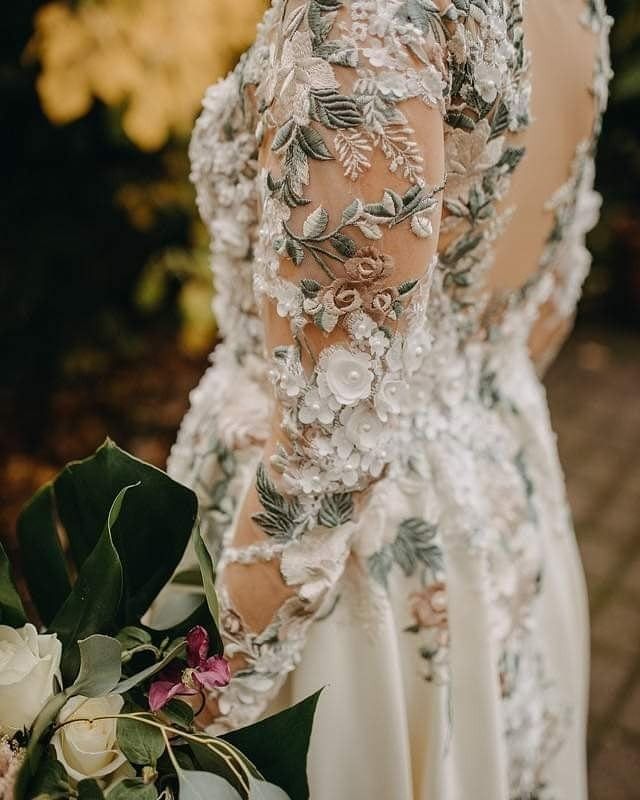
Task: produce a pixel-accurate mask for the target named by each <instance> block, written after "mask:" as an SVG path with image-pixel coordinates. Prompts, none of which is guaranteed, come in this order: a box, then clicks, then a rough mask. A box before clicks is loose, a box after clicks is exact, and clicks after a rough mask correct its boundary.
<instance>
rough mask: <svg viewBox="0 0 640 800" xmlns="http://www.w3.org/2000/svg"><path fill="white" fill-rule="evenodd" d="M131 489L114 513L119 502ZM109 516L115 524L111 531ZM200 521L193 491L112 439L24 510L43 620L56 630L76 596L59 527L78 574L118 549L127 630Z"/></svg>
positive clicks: (30, 571)
mask: <svg viewBox="0 0 640 800" xmlns="http://www.w3.org/2000/svg"><path fill="white" fill-rule="evenodd" d="M127 487H131V488H130V489H129V490H128V491H127V492H126V497H121V499H120V506H119V508H118V509H117V513H116V514H115V515H114V514H113V506H114V503H115V500H116V498H117V497H118V496H119V495H120V493H121V492H122V491H123V490H124V489H126V488H127ZM110 512H111V514H112V516H113V517H114V518H113V519H112V520H111V524H110V526H106V522H107V518H108V517H109V515H110ZM196 515H197V500H196V496H195V494H194V493H193V492H192V491H191V490H190V489H188V488H187V487H185V486H182V485H181V484H179V483H177V482H176V481H174V480H172V479H171V478H170V477H169V476H168V475H167V474H166V473H164V472H162V471H161V470H159V469H156V468H155V467H153V466H151V465H150V464H146V463H144V462H143V461H140V460H139V459H137V458H134V457H133V456H131V455H129V454H128V453H126V452H125V451H123V450H121V449H120V448H119V447H117V446H116V445H115V444H114V443H113V442H111V441H109V440H107V441H106V442H105V444H104V445H102V447H100V448H99V449H98V450H97V452H96V453H95V454H94V455H93V456H91V457H90V458H87V459H85V460H84V461H78V462H74V463H71V464H69V465H68V466H67V467H65V468H64V469H63V470H62V472H61V473H60V474H59V475H58V477H57V478H55V480H53V481H52V482H51V483H49V484H47V485H46V486H44V487H43V488H42V489H41V490H40V491H39V492H38V493H37V494H36V495H35V496H34V498H33V499H32V500H31V501H30V502H29V503H28V504H27V505H26V506H25V508H24V510H23V511H22V514H21V516H20V519H19V521H18V538H19V541H20V546H21V552H22V558H23V564H24V572H25V575H26V578H27V582H28V584H29V588H30V592H31V596H32V598H33V602H34V604H35V606H36V608H37V610H38V613H39V614H40V617H41V618H42V620H43V622H44V623H45V624H46V625H49V624H50V623H51V622H52V621H53V620H54V618H55V617H56V615H57V614H59V612H60V611H61V609H62V607H63V606H64V604H65V603H66V602H67V600H68V598H69V596H70V594H71V581H70V578H69V571H68V569H67V563H66V557H65V553H64V551H63V549H62V546H61V543H60V536H59V534H58V528H59V527H61V528H63V529H64V531H65V533H66V535H67V538H68V540H69V549H70V556H71V558H72V559H73V561H74V565H75V569H76V571H78V572H81V571H82V569H83V567H84V565H85V564H90V562H91V560H92V556H94V554H95V553H96V548H103V549H105V550H110V546H111V545H112V547H113V549H114V550H115V553H116V554H117V558H118V560H119V562H120V565H121V570H122V588H121V596H120V599H119V602H118V607H117V610H116V614H115V619H114V620H113V623H114V626H116V627H122V626H124V625H129V624H134V623H136V622H137V621H138V620H139V618H140V617H141V616H142V615H143V614H144V612H145V611H146V610H147V609H148V608H149V606H150V605H151V603H152V602H153V600H154V599H155V598H156V596H157V595H158V593H159V592H160V590H161V589H162V588H163V587H164V586H165V584H166V583H167V582H168V580H169V578H170V577H171V575H172V573H173V571H174V569H175V568H176V566H177V564H178V562H179V560H180V558H181V557H182V554H183V553H184V550H185V547H186V545H187V542H188V541H189V537H190V535H191V532H192V530H193V526H194V524H195V520H196ZM105 527H110V529H111V530H110V538H111V543H109V542H106V543H105V542H104V541H103V539H104V531H105ZM95 557H96V556H94V559H95ZM107 561H108V563H112V560H110V559H109V558H108V559H107ZM98 632H101V631H98V630H92V631H91V633H98ZM103 632H104V631H103ZM85 635H86V632H85Z"/></svg>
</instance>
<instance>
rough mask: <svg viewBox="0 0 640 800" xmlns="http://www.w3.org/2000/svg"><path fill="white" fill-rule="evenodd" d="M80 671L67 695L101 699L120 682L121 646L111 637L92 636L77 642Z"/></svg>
mask: <svg viewBox="0 0 640 800" xmlns="http://www.w3.org/2000/svg"><path fill="white" fill-rule="evenodd" d="M78 647H79V649H80V671H79V672H78V676H77V677H76V679H75V681H74V683H73V685H72V686H70V687H69V689H67V695H68V696H69V697H72V696H73V695H76V694H82V695H84V696H85V697H102V696H103V695H105V694H109V692H110V691H111V690H112V689H113V688H114V686H115V685H116V684H117V683H118V681H119V680H120V673H121V669H122V665H121V663H122V662H121V654H122V646H121V645H120V642H119V641H118V640H117V639H113V638H111V636H102V635H101V634H94V635H93V636H89V637H88V638H86V639H81V640H80V641H79V642H78Z"/></svg>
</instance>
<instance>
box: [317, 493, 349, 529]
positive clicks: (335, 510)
mask: <svg viewBox="0 0 640 800" xmlns="http://www.w3.org/2000/svg"><path fill="white" fill-rule="evenodd" d="M352 516H353V495H352V494H351V493H350V492H341V493H336V494H325V495H323V496H322V500H321V502H320V511H319V512H318V522H319V523H320V525H325V526H326V527H327V528H337V527H338V525H344V523H345V522H348V521H349V520H350V519H351V517H352Z"/></svg>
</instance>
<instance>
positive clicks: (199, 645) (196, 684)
mask: <svg viewBox="0 0 640 800" xmlns="http://www.w3.org/2000/svg"><path fill="white" fill-rule="evenodd" d="M182 663H183V664H184V662H182ZM230 679H231V673H230V671H229V664H228V662H227V660H226V659H225V658H223V657H222V656H209V634H208V633H207V632H206V631H205V629H204V628H203V627H202V626H201V625H196V627H195V628H191V630H190V631H189V633H188V634H187V664H186V666H182V667H181V666H180V664H179V662H174V663H173V664H171V665H170V666H169V668H168V669H166V670H164V671H163V672H162V673H160V679H159V680H157V681H154V682H153V683H152V684H151V687H150V688H149V708H150V709H151V710H152V711H159V710H160V709H161V708H164V706H166V705H167V703H168V702H169V700H171V698H172V697H179V696H185V695H193V694H200V692H201V691H203V690H205V691H207V690H208V691H211V690H212V689H215V688H216V687H218V686H226V685H227V684H228V683H229V681H230Z"/></svg>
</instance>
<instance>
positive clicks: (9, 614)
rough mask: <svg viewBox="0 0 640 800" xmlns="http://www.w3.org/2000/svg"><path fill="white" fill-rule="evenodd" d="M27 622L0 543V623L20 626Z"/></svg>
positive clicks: (6, 557)
mask: <svg viewBox="0 0 640 800" xmlns="http://www.w3.org/2000/svg"><path fill="white" fill-rule="evenodd" d="M26 622H27V615H26V614H25V613H24V608H23V606H22V600H21V599H20V595H19V594H18V591H17V589H16V587H15V585H14V583H13V578H12V577H11V564H10V563H9V557H8V556H7V554H6V552H5V550H4V547H3V546H2V544H0V624H2V625H8V626H9V627H11V628H20V627H22V626H23V625H24V624H25V623H26Z"/></svg>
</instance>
